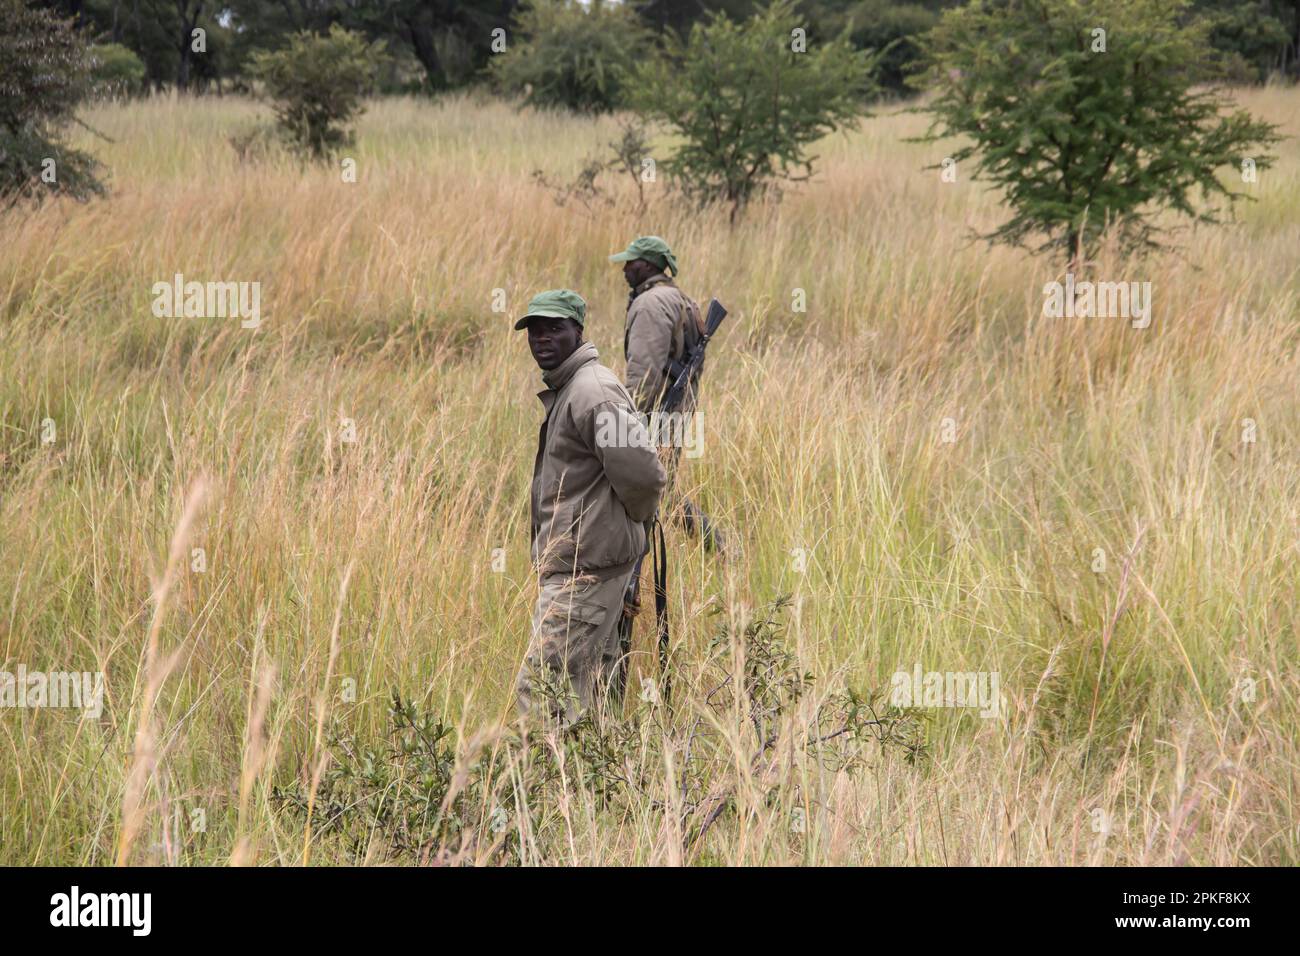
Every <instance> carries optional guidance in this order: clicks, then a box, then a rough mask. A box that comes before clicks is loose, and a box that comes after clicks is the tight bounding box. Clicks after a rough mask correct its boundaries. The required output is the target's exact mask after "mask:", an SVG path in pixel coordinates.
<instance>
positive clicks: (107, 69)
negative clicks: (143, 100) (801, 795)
mask: <svg viewBox="0 0 1300 956" xmlns="http://www.w3.org/2000/svg"><path fill="white" fill-rule="evenodd" d="M88 52H89V54H90V81H91V85H92V87H93V89H94V91H95V94H96V95H98V96H110V97H113V96H132V95H134V94H136V93H139V92H141V91H142V90H143V89H144V79H145V68H144V61H143V60H141V59H140V58H139V57H138V56H136V55H135V54H134V53H133V52H132V51H131V50H129V49H127V48H126V47H124V46H122V45H121V44H120V43H97V44H94V45H92V46H91V47H90V48H89V51H88Z"/></svg>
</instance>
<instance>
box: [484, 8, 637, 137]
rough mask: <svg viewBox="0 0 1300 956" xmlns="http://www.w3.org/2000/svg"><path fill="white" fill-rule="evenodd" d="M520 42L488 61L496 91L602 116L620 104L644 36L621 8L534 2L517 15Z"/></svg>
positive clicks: (632, 15) (627, 10)
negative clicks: (598, 113) (494, 80)
mask: <svg viewBox="0 0 1300 956" xmlns="http://www.w3.org/2000/svg"><path fill="white" fill-rule="evenodd" d="M518 33H519V34H520V35H521V37H522V40H520V41H515V42H512V43H510V45H508V46H507V48H506V52H505V53H503V54H500V55H498V56H497V57H495V58H494V60H493V62H492V71H493V75H494V77H495V79H496V83H497V86H498V88H499V89H501V90H502V91H503V92H506V93H514V94H521V95H523V96H524V98H525V102H527V103H529V104H530V105H533V106H551V107H566V108H568V109H571V110H578V111H582V112H606V111H609V110H612V109H614V108H616V107H618V106H619V105H621V103H622V99H623V92H624V86H625V83H626V79H627V76H628V74H629V72H630V71H631V70H632V69H633V68H634V67H635V66H636V64H637V62H638V61H639V60H640V59H641V58H642V57H643V56H645V55H646V54H647V52H648V51H649V48H650V40H649V33H648V32H647V31H646V29H645V27H643V26H642V25H641V22H640V20H638V18H637V16H636V14H635V13H634V12H633V11H632V9H631V8H630V7H629V6H628V5H626V4H613V3H607V2H604V0H591V4H590V6H583V5H582V4H580V3H577V2H575V0H533V2H532V3H531V4H530V5H529V6H527V7H525V8H524V9H523V10H522V11H521V12H520V14H519V18H518Z"/></svg>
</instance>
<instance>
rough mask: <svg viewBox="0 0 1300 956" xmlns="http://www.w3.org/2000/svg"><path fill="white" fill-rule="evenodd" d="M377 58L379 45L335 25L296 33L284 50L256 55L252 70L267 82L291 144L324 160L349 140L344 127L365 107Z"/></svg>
mask: <svg viewBox="0 0 1300 956" xmlns="http://www.w3.org/2000/svg"><path fill="white" fill-rule="evenodd" d="M381 56H382V52H381V45H380V44H379V43H377V42H376V43H373V44H368V43H367V42H366V41H365V39H364V38H363V37H362V36H360V35H359V34H357V33H353V32H351V31H349V30H345V29H343V28H341V27H339V26H338V25H337V24H335V25H334V26H332V27H330V31H329V33H328V34H327V35H325V36H317V35H315V34H312V33H307V32H303V33H298V34H295V35H294V36H293V37H291V38H290V40H289V44H288V46H286V47H285V48H284V49H282V50H276V51H274V52H268V51H265V50H263V51H260V52H258V53H257V54H256V55H255V56H254V57H253V67H252V72H253V74H254V75H255V76H256V77H257V79H259V80H261V81H262V83H264V84H265V87H266V95H267V96H269V97H270V99H271V101H272V103H273V104H274V109H275V116H276V122H277V123H278V124H279V127H280V131H281V133H282V134H283V136H284V138H285V140H286V141H287V142H288V143H289V145H290V146H291V147H292V148H293V149H295V150H297V151H298V152H300V153H303V154H305V155H307V156H309V157H311V158H312V159H323V158H325V157H328V156H329V155H331V154H332V153H333V152H334V151H335V150H337V149H338V148H340V147H342V146H346V145H349V144H350V143H351V142H352V141H353V134H352V131H351V130H350V129H348V124H349V123H350V122H351V121H352V120H353V119H354V118H355V117H356V116H357V115H359V114H360V113H361V111H362V109H363V108H364V107H363V106H362V104H361V99H362V97H364V96H365V95H366V94H367V93H368V92H369V91H370V90H371V89H372V88H373V85H374V82H375V75H376V72H377V69H378V66H379V61H380V59H381Z"/></svg>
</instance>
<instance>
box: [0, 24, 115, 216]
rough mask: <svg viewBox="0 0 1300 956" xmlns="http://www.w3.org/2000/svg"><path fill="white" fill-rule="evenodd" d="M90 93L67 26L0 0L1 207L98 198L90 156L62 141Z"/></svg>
mask: <svg viewBox="0 0 1300 956" xmlns="http://www.w3.org/2000/svg"><path fill="white" fill-rule="evenodd" d="M90 89H91V84H90V60H89V57H88V56H87V54H86V44H85V42H84V40H82V38H81V37H80V36H79V35H78V34H77V33H76V32H75V31H74V30H73V29H72V26H71V23H70V22H68V21H64V20H60V19H58V18H57V17H55V16H54V15H53V14H52V13H50V12H49V11H48V10H40V9H31V8H29V7H28V6H27V4H26V3H24V2H23V0H0V204H3V205H9V204H12V203H14V202H16V201H18V200H20V199H24V198H29V199H40V198H41V197H43V196H46V195H48V194H50V193H62V194H64V195H68V196H72V197H73V198H75V199H88V198H89V197H90V196H92V195H97V194H102V193H103V192H104V187H103V186H102V185H101V184H100V182H99V180H98V178H97V175H98V170H99V164H98V163H97V162H96V161H95V159H94V157H92V156H90V155H89V154H88V153H84V152H82V151H80V150H77V149H73V148H72V147H71V146H68V145H67V143H65V142H64V141H63V138H62V135H61V134H62V131H63V129H64V128H65V127H66V126H67V125H68V124H69V123H71V122H73V121H74V119H75V113H76V109H77V106H78V104H80V103H81V102H82V100H84V99H85V98H86V97H87V96H88V95H89V94H90Z"/></svg>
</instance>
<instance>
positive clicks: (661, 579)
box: [615, 299, 727, 702]
mask: <svg viewBox="0 0 1300 956" xmlns="http://www.w3.org/2000/svg"><path fill="white" fill-rule="evenodd" d="M726 317H727V310H726V309H725V308H724V307H723V305H722V303H721V302H719V301H718V300H717V299H710V300H709V310H708V313H707V315H706V316H705V320H704V333H703V334H702V335H701V336H700V339H699V341H698V342H696V343H695V347H694V348H693V349H691V351H690V353H689V354H688V355H687V356H686V358H685V361H683V362H681V363H680V364H679V363H677V362H673V363H672V364H671V365H670V367H669V372H670V374H673V375H674V379H673V383H672V384H671V385H670V386H669V387H668V390H667V391H666V392H664V393H663V396H662V397H661V398H660V400H659V401H658V402H657V403H656V405H657V408H656V411H657V412H659V413H663V412H675V411H678V410H680V409H681V406H682V403H683V402H684V401H685V400H686V395H687V390H688V389H689V388H690V387H691V384H692V382H693V381H694V379H695V377H696V376H697V375H699V373H700V369H701V367H703V365H704V350H705V349H706V348H708V345H709V340H710V339H712V338H713V334H714V333H715V332H717V331H718V327H719V326H720V325H722V320H723V319H725V318H726ZM668 491H669V489H668V488H665V489H664V495H661V496H660V500H661V501H662V500H663V497H664V496H666V495H667V493H668ZM656 532H657V533H658V546H657V547H655V548H654V551H655V558H654V562H655V563H654V575H655V578H654V580H655V625H656V629H657V630H658V634H659V680H660V683H661V684H662V685H663V698H664V701H665V702H667V700H668V696H669V691H670V687H669V681H668V554H667V550H666V548H665V546H664V529H663V525H662V524H661V523H660V522H659V515H658V514H657V513H656V514H655V516H654V517H652V518H651V519H650V520H649V521H647V522H646V554H648V553H649V552H650V549H651V547H652V546H654V545H655V534H656ZM644 563H645V554H642V555H641V557H639V558H637V562H636V566H635V567H633V569H632V577H631V578H630V579H629V580H628V583H627V591H626V592H624V594H623V614H622V616H621V617H620V618H619V620H618V638H619V652H620V653H619V660H618V669H617V671H616V674H615V682H616V692H617V695H618V699H619V700H622V699H623V694H624V692H625V690H626V687H627V662H628V654H629V653H630V652H631V650H632V621H633V619H634V618H635V617H636V613H637V611H638V610H639V609H640V605H639V603H638V601H637V595H638V593H639V590H640V586H641V565H642V564H644Z"/></svg>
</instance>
